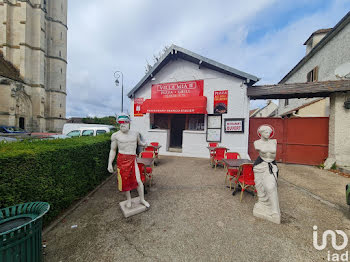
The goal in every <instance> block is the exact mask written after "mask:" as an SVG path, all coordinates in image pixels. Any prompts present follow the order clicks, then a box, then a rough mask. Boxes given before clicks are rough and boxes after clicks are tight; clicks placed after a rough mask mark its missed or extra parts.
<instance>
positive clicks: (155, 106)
mask: <svg viewBox="0 0 350 262" xmlns="http://www.w3.org/2000/svg"><path fill="white" fill-rule="evenodd" d="M141 112H142V113H143V114H146V113H158V114H207V97H206V96H192V97H175V98H155V99H147V100H145V101H144V102H143V104H142V105H141Z"/></svg>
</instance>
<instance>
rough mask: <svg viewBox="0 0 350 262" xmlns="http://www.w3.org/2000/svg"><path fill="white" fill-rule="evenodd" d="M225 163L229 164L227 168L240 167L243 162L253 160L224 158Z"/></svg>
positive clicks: (249, 162) (250, 162)
mask: <svg viewBox="0 0 350 262" xmlns="http://www.w3.org/2000/svg"><path fill="white" fill-rule="evenodd" d="M223 161H224V163H225V164H226V165H227V168H230V167H231V168H232V167H235V168H238V167H239V166H240V165H242V164H252V163H253V161H251V160H249V159H224V160H223Z"/></svg>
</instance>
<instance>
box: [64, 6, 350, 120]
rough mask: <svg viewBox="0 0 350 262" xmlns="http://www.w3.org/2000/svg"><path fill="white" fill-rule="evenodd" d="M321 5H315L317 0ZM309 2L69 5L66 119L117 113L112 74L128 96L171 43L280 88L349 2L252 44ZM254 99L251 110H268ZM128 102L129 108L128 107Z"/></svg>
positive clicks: (292, 23) (116, 91)
mask: <svg viewBox="0 0 350 262" xmlns="http://www.w3.org/2000/svg"><path fill="white" fill-rule="evenodd" d="M313 1H315V0H313ZM306 2H308V3H310V1H306V0H295V1H283V4H281V2H279V1H277V0H260V1H258V0H256V1H229V0H225V1H220V2H219V1H209V0H206V1H199V0H197V1H185V0H179V1H176V2H174V1H154V0H153V1H151V0H128V1H116V0H99V1H96V0H84V4H81V1H69V11H68V27H69V30H68V74H67V93H68V97H67V116H68V117H69V116H87V115H97V116H103V115H114V114H115V113H117V112H119V111H120V104H121V99H120V93H121V89H120V87H118V88H117V87H116V86H115V84H114V80H115V79H114V77H113V73H114V71H116V70H120V71H122V72H123V73H124V94H126V93H127V92H128V91H129V90H131V89H132V88H133V87H134V86H135V85H136V84H137V82H138V81H139V80H140V79H141V78H142V77H143V75H144V67H145V64H146V59H147V60H148V61H150V62H151V61H152V57H153V54H156V53H158V52H159V51H160V50H161V49H162V48H163V47H164V46H165V45H170V44H172V43H174V44H177V45H179V46H182V47H184V48H186V49H189V50H191V51H193V52H196V53H199V54H200V55H203V56H207V57H208V58H211V59H214V60H217V61H219V62H222V63H224V64H227V65H229V66H232V67H235V68H237V69H239V70H242V71H246V72H248V73H251V74H254V75H256V76H258V77H262V80H261V83H262V84H263V83H276V82H278V81H279V80H280V79H281V78H282V77H283V76H284V75H285V74H286V73H287V72H288V71H289V70H290V69H291V68H292V67H293V66H294V65H295V64H296V63H297V62H298V61H299V60H300V59H301V58H302V56H303V55H304V47H303V46H302V43H303V42H304V41H305V40H306V39H307V37H308V36H309V35H310V33H312V32H313V31H315V30H317V29H319V28H322V27H332V26H334V25H335V24H336V22H337V21H339V20H340V19H341V17H342V16H343V15H345V13H346V11H345V10H347V9H346V8H344V7H346V6H348V5H347V3H346V1H345V0H343V1H340V0H339V1H333V2H332V5H331V6H330V8H328V9H327V10H320V11H316V12H314V13H312V14H310V15H308V16H302V17H299V18H298V19H294V20H293V21H290V22H288V23H287V24H286V25H284V26H282V27H280V26H278V25H276V29H275V30H269V31H267V32H266V33H265V34H262V35H259V36H257V39H254V41H253V42H247V36H248V33H249V32H252V31H253V30H255V29H256V28H259V26H261V23H262V22H263V21H265V20H266V21H267V22H266V23H273V19H272V16H273V15H274V14H276V12H278V11H279V10H280V11H281V12H282V11H283V12H288V10H290V9H291V8H295V6H298V5H299V6H301V7H302V6H303V5H304V4H305V3H306ZM264 104H265V102H264V101H255V102H253V103H252V106H262V105H264ZM129 107H130V103H129V101H128V98H127V97H126V96H125V98H124V108H126V109H129Z"/></svg>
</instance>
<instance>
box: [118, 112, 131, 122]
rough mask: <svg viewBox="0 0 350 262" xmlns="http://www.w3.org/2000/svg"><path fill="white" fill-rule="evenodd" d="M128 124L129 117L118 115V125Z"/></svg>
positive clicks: (122, 114)
mask: <svg viewBox="0 0 350 262" xmlns="http://www.w3.org/2000/svg"><path fill="white" fill-rule="evenodd" d="M129 122H130V117H129V115H127V114H124V113H121V114H120V115H118V123H119V124H124V123H129Z"/></svg>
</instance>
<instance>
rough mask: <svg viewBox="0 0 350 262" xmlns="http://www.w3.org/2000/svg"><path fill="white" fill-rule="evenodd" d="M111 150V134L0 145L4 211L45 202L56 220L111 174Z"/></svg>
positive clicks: (0, 191) (0, 195)
mask: <svg viewBox="0 0 350 262" xmlns="http://www.w3.org/2000/svg"><path fill="white" fill-rule="evenodd" d="M109 148H110V134H109V135H101V136H96V137H78V138H71V139H56V140H46V141H24V142H15V143H6V144H5V143H0V208H3V207H8V206H12V205H16V204H20V203H25V202H31V201H45V202H48V203H50V205H51V209H50V212H49V213H48V215H46V216H45V222H46V223H47V222H49V221H51V220H53V219H54V218H55V217H56V216H57V215H58V214H59V213H61V212H62V211H63V210H64V209H66V208H68V207H69V206H70V205H71V204H72V202H74V201H75V200H78V199H79V198H81V197H83V196H84V195H86V194H87V193H88V192H89V191H91V190H92V189H94V188H95V187H96V186H97V185H99V184H100V183H101V182H102V181H103V180H104V179H106V178H107V177H108V176H109V175H110V174H109V173H108V171H107V162H108V155H109Z"/></svg>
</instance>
